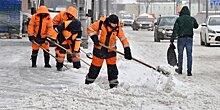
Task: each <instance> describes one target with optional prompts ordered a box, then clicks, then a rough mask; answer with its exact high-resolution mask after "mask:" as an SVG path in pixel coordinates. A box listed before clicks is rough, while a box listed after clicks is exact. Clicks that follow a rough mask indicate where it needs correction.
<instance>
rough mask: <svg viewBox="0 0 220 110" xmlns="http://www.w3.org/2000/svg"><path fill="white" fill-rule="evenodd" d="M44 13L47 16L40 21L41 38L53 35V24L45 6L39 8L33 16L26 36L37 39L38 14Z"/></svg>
mask: <svg viewBox="0 0 220 110" xmlns="http://www.w3.org/2000/svg"><path fill="white" fill-rule="evenodd" d="M41 13H46V14H48V15H47V16H46V17H44V18H43V19H42V27H41V32H40V35H41V38H46V37H51V36H52V33H53V22H52V19H51V17H50V14H49V11H48V9H47V7H46V6H40V7H39V9H38V10H37V13H36V14H34V15H33V16H32V17H31V19H30V22H29V25H28V36H35V37H37V34H38V31H39V26H40V16H39V14H41Z"/></svg>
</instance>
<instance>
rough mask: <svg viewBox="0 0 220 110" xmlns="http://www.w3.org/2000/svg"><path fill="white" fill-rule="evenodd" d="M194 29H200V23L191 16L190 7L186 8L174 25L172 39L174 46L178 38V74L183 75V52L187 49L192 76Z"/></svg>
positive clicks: (188, 74) (188, 69)
mask: <svg viewBox="0 0 220 110" xmlns="http://www.w3.org/2000/svg"><path fill="white" fill-rule="evenodd" d="M193 28H194V29H196V28H198V23H197V21H196V19H195V18H193V17H191V16H190V11H189V9H188V7H187V6H184V7H183V8H182V9H181V11H180V15H179V18H177V20H176V22H175V24H174V28H173V33H172V37H171V39H170V43H171V44H170V45H174V44H173V42H174V39H175V38H176V37H177V36H178V38H177V49H178V64H177V66H178V69H176V70H175V71H176V72H177V73H178V74H182V65H183V50H184V48H186V53H187V76H192V46H193Z"/></svg>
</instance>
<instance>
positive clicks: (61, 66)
mask: <svg viewBox="0 0 220 110" xmlns="http://www.w3.org/2000/svg"><path fill="white" fill-rule="evenodd" d="M56 67H57V71H62V70H63V69H62V68H63V63H60V62H58V61H57V65H56Z"/></svg>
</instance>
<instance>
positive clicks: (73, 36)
mask: <svg viewBox="0 0 220 110" xmlns="http://www.w3.org/2000/svg"><path fill="white" fill-rule="evenodd" d="M59 32H61V33H62V38H60V39H62V41H65V40H67V39H70V40H71V41H72V42H74V48H73V51H79V48H80V43H81V36H82V30H81V22H80V21H79V20H77V19H74V20H68V21H65V22H63V24H62V25H60V26H59ZM62 41H59V42H60V43H61V42H62Z"/></svg>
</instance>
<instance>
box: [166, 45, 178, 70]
mask: <svg viewBox="0 0 220 110" xmlns="http://www.w3.org/2000/svg"><path fill="white" fill-rule="evenodd" d="M175 49H176V47H175V45H174V44H170V46H169V48H168V50H167V62H168V64H169V65H171V66H176V65H177V59H176V52H175Z"/></svg>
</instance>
